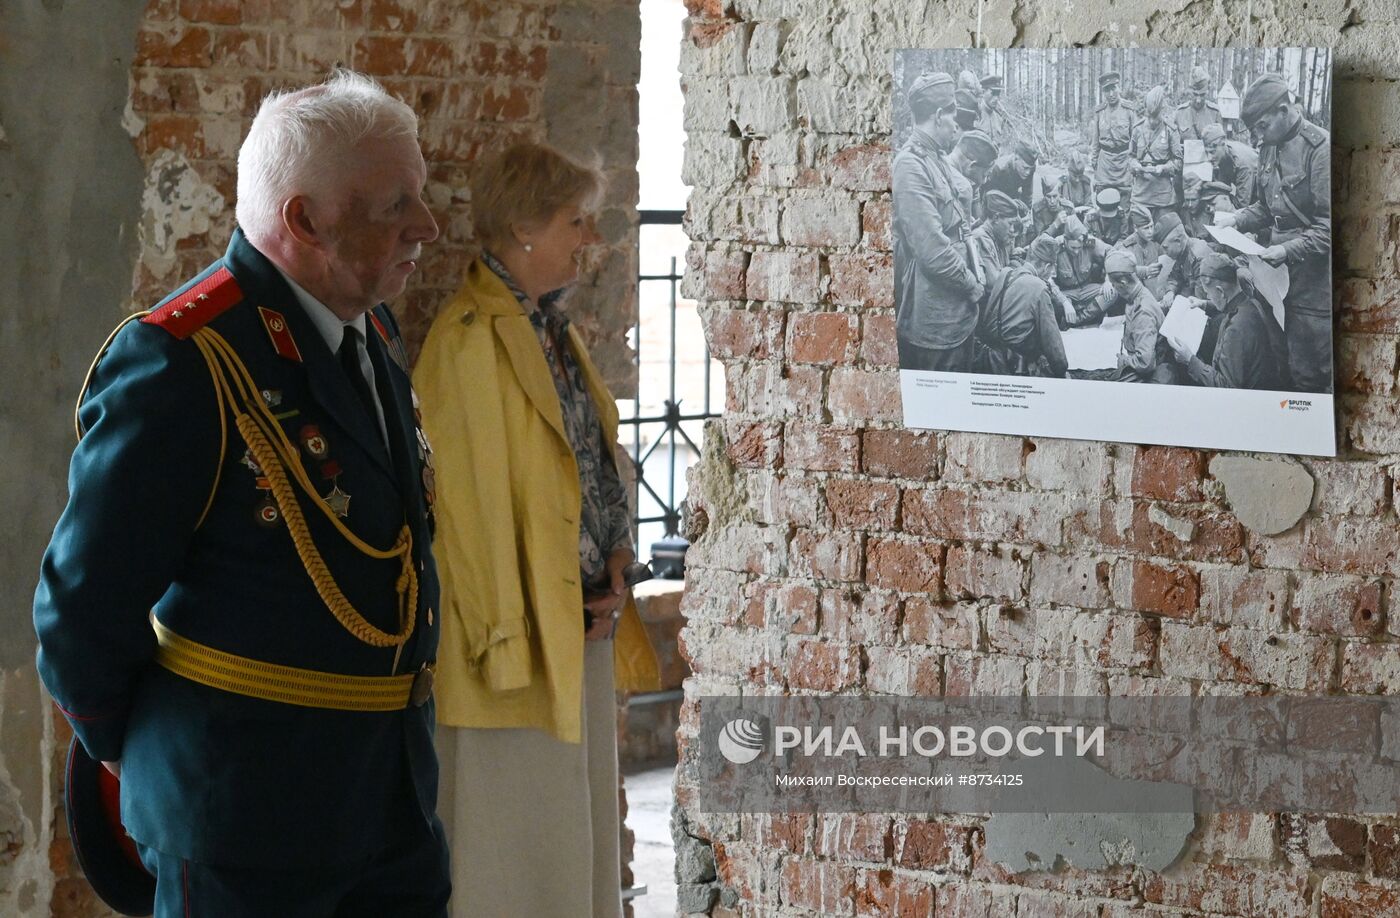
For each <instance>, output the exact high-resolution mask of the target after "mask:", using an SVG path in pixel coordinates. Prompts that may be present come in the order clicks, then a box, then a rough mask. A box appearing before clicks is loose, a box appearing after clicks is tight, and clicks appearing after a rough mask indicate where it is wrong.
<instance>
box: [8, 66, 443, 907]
mask: <svg viewBox="0 0 1400 918" xmlns="http://www.w3.org/2000/svg"><path fill="white" fill-rule="evenodd" d="M426 179H427V169H426V167H425V165H424V162H423V156H422V153H421V152H420V150H419V146H418V140H417V119H416V117H415V116H414V114H413V112H412V110H410V109H409V108H408V107H407V106H406V105H404V104H403V103H402V102H399V101H398V100H396V99H394V98H393V97H391V96H389V95H388V94H386V93H385V92H384V91H383V90H382V89H380V88H379V86H378V85H376V84H375V83H374V82H373V81H371V80H369V79H367V78H365V77H362V76H359V75H357V74H352V73H348V72H344V71H342V72H340V73H338V74H337V75H336V76H334V77H333V78H332V79H330V80H329V81H328V82H326V83H324V84H322V85H319V86H315V87H311V88H308V89H302V90H298V91H296V92H290V93H279V94H273V95H271V96H269V97H267V98H266V99H264V100H263V103H262V106H261V107H260V108H259V110H258V113H257V116H256V117H255V118H254V119H253V123H252V127H251V128H250V130H249V134H248V138H247V140H246V141H245V142H244V144H243V147H242V149H241V150H240V151H239V158H238V206H237V217H238V224H239V229H237V230H235V231H234V234H233V238H232V241H231V242H230V243H229V247H228V251H227V253H226V254H225V255H224V256H223V257H222V258H220V259H219V260H218V261H216V262H214V263H213V264H212V265H210V266H209V267H208V268H207V269H206V270H204V271H203V272H201V273H200V274H199V275H197V276H196V277H194V278H193V279H191V280H190V281H188V282H187V283H185V284H183V285H181V286H180V287H179V289H177V290H176V291H175V292H174V293H172V294H170V295H169V296H168V297H166V298H165V299H164V300H162V301H161V302H160V303H158V304H157V305H156V306H155V307H154V308H153V309H151V310H150V311H148V312H143V313H138V314H137V315H135V316H131V317H130V318H129V319H128V320H127V321H125V322H123V323H122V324H121V325H120V326H119V328H118V330H117V331H116V332H114V333H113V335H112V336H111V338H110V339H109V341H108V344H107V346H105V347H104V350H103V353H101V354H99V357H98V359H97V360H96V361H95V363H94V366H93V369H92V370H91V371H90V373H89V376H88V382H87V385H86V386H85V389H84V392H83V395H82V396H81V398H80V403H79V406H78V428H79V432H80V435H81V439H80V442H79V443H78V446H77V449H76V451H75V452H74V454H73V458H72V468H71V473H70V476H69V481H70V483H71V493H70V495H69V501H68V506H67V508H66V509H65V510H64V512H63V516H62V518H61V519H60V520H59V521H58V525H57V528H56V529H55V530H54V534H53V540H52V541H51V542H50V544H49V548H48V551H47V553H46V554H45V556H44V562H43V567H42V570H41V573H40V581H39V587H38V591H37V593H36V595H35V599H34V625H35V629H36V631H37V632H38V637H39V658H38V666H39V672H40V674H41V675H42V676H43V679H44V683H45V685H46V686H47V687H48V688H49V690H50V692H51V693H52V694H53V697H54V699H55V701H57V703H58V705H59V706H60V707H61V709H62V711H63V712H64V714H65V715H66V716H67V718H68V720H69V722H70V723H71V724H72V727H73V732H74V733H75V734H76V736H77V738H78V740H79V741H80V742H81V743H82V745H83V747H85V748H86V750H87V752H88V754H90V755H91V756H92V758H94V759H97V760H101V761H103V762H104V763H105V764H106V765H107V767H108V769H109V770H110V771H112V772H113V773H114V774H115V773H118V772H119V773H120V777H121V785H122V786H121V817H122V821H123V822H124V823H125V826H126V831H127V832H129V834H130V836H131V838H132V839H134V840H135V843H136V845H137V848H138V850H139V853H140V856H141V859H142V861H143V862H144V864H145V865H146V867H147V869H148V870H149V871H150V872H151V873H152V874H154V877H155V887H154V890H155V891H154V897H155V901H154V909H155V913H156V915H157V916H160V918H173V916H188V915H218V916H256V915H277V916H282V918H303V916H304V918H311V916H361V915H363V916H369V915H395V916H434V918H436V916H445V915H446V914H447V912H446V904H447V898H448V894H449V891H450V882H449V877H448V868H447V849H446V843H445V841H444V839H443V832H442V825H441V823H440V822H439V821H438V819H437V816H436V814H435V806H436V803H435V801H436V795H437V780H438V774H437V761H436V758H435V756H434V752H433V740H432V736H433V704H432V700H431V684H432V683H431V672H432V668H431V667H432V664H433V661H434V660H435V658H436V652H437V642H438V630H439V626H440V624H441V621H440V609H439V607H438V580H437V573H436V568H435V567H434V564H433V557H432V554H431V552H430V550H429V547H430V543H431V537H432V536H431V498H432V475H431V467H430V465H429V464H428V456H429V450H428V446H427V441H426V439H425V438H424V437H423V436H422V433H421V431H420V430H419V429H418V427H417V421H416V416H415V413H414V406H413V395H412V390H411V387H410V383H409V376H408V372H407V360H406V357H405V353H404V348H403V344H402V342H401V341H400V339H399V335H398V332H397V330H396V325H395V321H394V317H393V316H392V315H391V314H390V313H389V311H388V309H387V308H386V307H385V306H384V305H383V301H384V300H386V299H389V298H392V297H396V296H398V295H399V294H400V293H402V292H403V289H404V285H405V282H406V281H407V280H408V278H409V276H410V275H411V274H412V273H413V271H414V269H415V266H416V265H417V264H418V260H419V258H420V257H421V252H422V247H423V246H424V245H425V244H426V243H429V242H431V241H432V240H433V239H434V238H435V237H436V236H437V232H438V231H437V225H436V223H435V222H434V220H433V217H432V215H431V214H430V213H429V211H428V208H427V206H426V204H424V202H423V197H422V192H423V187H424V184H425V182H426Z"/></svg>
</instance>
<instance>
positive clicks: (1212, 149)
mask: <svg viewBox="0 0 1400 918" xmlns="http://www.w3.org/2000/svg"><path fill="white" fill-rule="evenodd" d="M1206 152H1207V153H1209V154H1210V159H1211V162H1213V163H1215V164H1216V165H1217V166H1218V165H1220V163H1221V162H1222V161H1224V159H1225V141H1223V140H1214V141H1211V142H1210V143H1209V144H1207V145H1206Z"/></svg>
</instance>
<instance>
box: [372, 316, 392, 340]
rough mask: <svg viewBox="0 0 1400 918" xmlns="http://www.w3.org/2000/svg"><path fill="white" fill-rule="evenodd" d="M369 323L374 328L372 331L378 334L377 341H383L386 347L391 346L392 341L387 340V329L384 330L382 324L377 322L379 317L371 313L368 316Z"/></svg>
mask: <svg viewBox="0 0 1400 918" xmlns="http://www.w3.org/2000/svg"><path fill="white" fill-rule="evenodd" d="M369 321H370V324H371V325H373V326H374V330H375V331H377V332H379V340H381V341H383V342H384V343H385V344H386V345H389V344H393V341H391V340H390V339H389V329H387V328H385V327H384V323H383V322H381V321H379V316H377V315H375V314H374V313H373V312H372V311H371V312H370V314H369Z"/></svg>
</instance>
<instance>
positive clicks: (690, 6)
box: [685, 0, 729, 19]
mask: <svg viewBox="0 0 1400 918" xmlns="http://www.w3.org/2000/svg"><path fill="white" fill-rule="evenodd" d="M728 6H729V0H685V11H686V12H687V13H689V14H690V15H691V16H692V17H694V18H696V19H719V18H721V17H723V16H724V14H725V10H726V9H727V8H728Z"/></svg>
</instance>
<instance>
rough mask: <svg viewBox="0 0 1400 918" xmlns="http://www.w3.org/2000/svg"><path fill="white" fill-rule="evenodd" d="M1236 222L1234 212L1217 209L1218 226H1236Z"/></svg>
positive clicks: (1216, 220)
mask: <svg viewBox="0 0 1400 918" xmlns="http://www.w3.org/2000/svg"><path fill="white" fill-rule="evenodd" d="M1235 223H1236V220H1235V215H1234V214H1232V213H1226V212H1224V211H1216V213H1215V225H1216V226H1234V225H1235Z"/></svg>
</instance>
